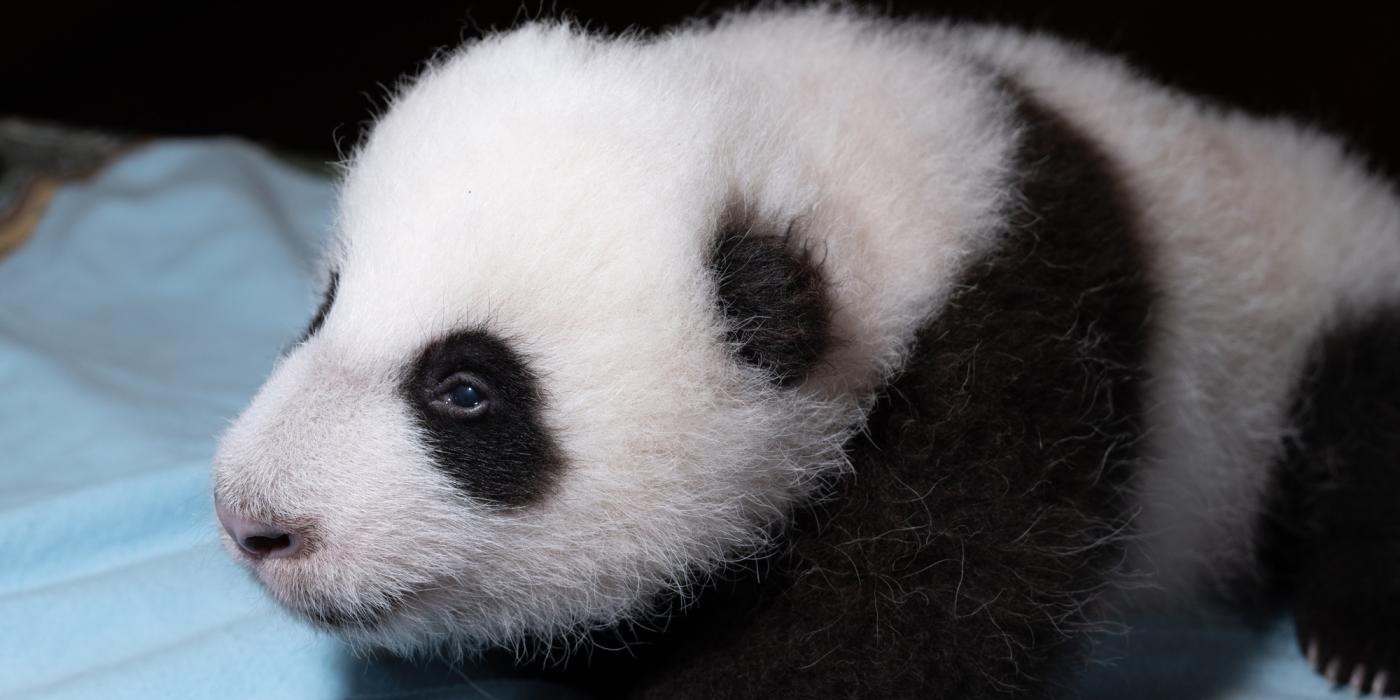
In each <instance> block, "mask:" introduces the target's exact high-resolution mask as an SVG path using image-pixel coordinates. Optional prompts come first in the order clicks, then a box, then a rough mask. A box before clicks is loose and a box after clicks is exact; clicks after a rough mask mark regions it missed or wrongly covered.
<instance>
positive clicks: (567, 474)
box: [214, 27, 859, 650]
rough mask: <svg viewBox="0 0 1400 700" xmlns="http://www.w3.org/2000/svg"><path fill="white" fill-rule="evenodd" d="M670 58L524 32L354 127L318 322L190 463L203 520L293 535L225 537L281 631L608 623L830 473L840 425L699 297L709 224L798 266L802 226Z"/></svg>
mask: <svg viewBox="0 0 1400 700" xmlns="http://www.w3.org/2000/svg"><path fill="white" fill-rule="evenodd" d="M686 63H687V56H686V55H685V53H684V52H676V51H669V52H665V51H661V50H659V49H653V48H652V47H651V46H650V45H645V44H637V43H630V42H613V43H604V42H601V41H599V40H597V39H594V38H590V37H586V36H583V35H581V34H579V33H577V32H574V31H572V30H570V29H567V28H544V27H530V28H526V29H523V30H519V31H517V32H514V33H512V34H509V35H506V36H503V37H499V38H494V39H490V40H487V41H485V42H483V43H480V44H477V45H475V46H474V47H472V48H470V49H469V50H467V51H465V52H463V53H460V54H458V55H456V56H454V57H452V58H450V59H448V60H447V61H445V62H443V63H441V64H440V65H437V66H435V67H433V68H432V69H430V70H429V71H428V72H427V73H426V74H425V75H424V76H423V77H422V78H421V79H420V80H419V81H418V82H417V83H416V84H415V85H414V86H413V87H411V88H410V89H408V90H407V91H406V92H405V93H404V94H403V95H402V96H400V98H399V99H398V100H397V101H396V103H395V104H394V105H393V107H392V108H391V110H390V111H389V112H388V114H387V115H386V116H385V117H384V118H383V119H382V120H381V121H380V122H379V124H378V125H377V126H376V128H375V129H374V132H373V134H372V136H371V137H370V139H369V140H368V141H367V143H366V145H365V146H364V147H363V149H362V150H361V152H359V153H358V154H357V156H356V157H355V158H354V161H353V163H352V165H351V167H350V169H349V171H348V174H347V177H346V180H345V182H344V186H343V191H342V197H341V204H340V211H339V221H338V235H339V244H338V246H337V247H336V249H335V252H334V253H333V254H332V256H331V259H330V268H331V270H333V271H334V273H335V275H336V280H337V284H336V286H335V294H334V298H333V302H332V303H330V304H329V306H328V307H327V308H326V309H325V310H324V311H325V315H324V322H323V323H320V324H318V325H319V327H317V328H315V329H314V332H312V333H311V334H310V335H309V337H308V338H307V339H306V340H305V341H304V342H302V343H301V344H299V345H298V346H297V347H296V348H295V349H293V350H292V351H291V352H290V353H289V354H288V355H287V356H286V357H285V358H283V360H282V361H281V362H280V364H279V365H278V367H277V368H276V370H275V372H274V373H273V375H272V377H271V378H270V379H269V381H268V382H267V384H266V385H265V386H264V387H263V389H262V390H261V391H260V393H259V394H258V395H257V397H256V399H255V400H254V402H253V404H252V406H251V407H250V408H249V409H248V410H247V412H246V413H244V415H243V416H241V417H240V418H239V419H238V421H237V422H236V423H235V424H234V425H233V426H232V427H231V428H230V429H229V430H228V432H227V433H226V435H225V436H224V437H223V439H222V441H221V444H220V447H219V451H218V455H217V457H216V460H215V472H214V473H215V479H214V483H215V495H216V499H217V501H218V504H219V507H220V509H221V512H222V513H224V514H225V516H226V523H227V522H230V521H238V522H245V523H246V522H253V523H261V524H265V525H268V526H271V527H274V528H275V529H277V530H279V531H283V532H294V533H296V534H297V536H298V537H299V538H301V539H302V540H303V541H302V542H301V543H300V547H299V550H298V551H297V552H296V554H295V555H294V556H258V554H257V553H256V552H252V551H250V550H247V549H246V548H243V547H240V546H239V545H238V544H237V543H236V542H235V539H234V538H235V536H237V534H236V533H234V534H231V535H230V536H229V537H228V538H227V544H228V546H229V549H230V550H231V551H232V552H234V554H235V556H237V557H238V558H239V559H240V560H241V561H243V562H245V563H246V564H248V565H249V567H250V568H251V569H252V570H253V572H254V573H255V575H256V576H257V578H258V579H259V580H260V581H261V582H262V583H263V584H265V586H266V587H267V588H268V590H269V591H270V592H271V593H272V595H273V596H275V597H276V598H277V599H278V600H279V601H281V602H282V603H283V604H285V605H286V606H287V607H288V608H290V609H291V610H293V611H295V612H298V613H300V614H302V615H304V616H306V617H308V618H310V619H312V620H314V621H317V622H319V623H320V624H322V625H323V626H326V627H328V628H331V629H334V630H335V631H337V632H339V633H342V634H343V635H344V636H346V637H347V638H349V639H351V640H352V641H357V642H365V643H372V644H377V645H388V646H391V647H394V648H398V649H401V650H411V649H421V648H440V647H442V646H449V647H457V648H472V647H476V646H480V645H484V644H510V643H513V642H517V641H518V640H521V639H524V638H526V637H527V636H532V637H542V638H551V637H557V636H559V635H563V634H568V633H570V632H573V631H577V630H580V629H587V628H590V627H596V626H602V625H609V624H612V623H615V622H617V621H618V620H620V619H625V618H627V617H629V616H634V615H637V614H640V613H642V612H644V611H646V610H647V608H648V606H649V605H650V604H651V603H652V602H653V601H654V600H655V599H656V596H657V595H658V594H661V593H663V592H664V591H666V590H668V589H683V588H684V587H685V586H686V585H687V582H688V581H689V580H691V579H692V577H694V576H696V575H703V574H704V573H706V572H709V571H712V570H713V569H714V568H715V567H717V566H719V565H720V564H721V563H723V562H724V561H726V560H729V559H732V558H735V557H739V556H745V555H747V554H751V553H752V552H753V550H754V548H755V547H757V546H759V545H761V544H762V542H763V541H764V539H765V537H766V536H767V534H768V533H769V532H770V530H771V529H772V527H773V526H774V525H775V524H776V523H778V522H779V521H780V520H781V518H782V516H783V515H784V514H785V511H786V510H787V509H788V508H789V507H790V506H791V505H792V504H793V503H794V502H795V501H796V500H798V499H800V498H802V497H803V496H804V495H806V494H807V493H809V492H810V489H811V487H812V484H813V481H814V477H817V476H819V475H822V474H824V473H827V472H829V468H830V467H833V466H838V465H839V464H840V463H841V461H842V456H841V454H842V453H841V445H842V443H843V442H844V440H845V438H846V436H847V435H848V431H849V429H850V426H852V425H853V424H854V423H855V422H856V418H857V416H858V412H859V408H858V406H857V402H855V401H851V400H842V399H840V398H832V397H830V396H826V397H821V396H818V395H817V394H816V393H815V392H812V391H809V390H804V389H803V387H802V386H801V382H798V381H796V380H795V379H794V378H792V377H788V378H786V379H784V378H783V377H777V376H776V375H775V374H774V372H773V368H772V367H771V366H764V365H763V363H762V362H759V363H755V362H753V361H745V358H744V357H741V356H740V355H739V354H736V342H735V339H736V337H738V336H735V335H734V327H733V323H732V319H730V318H728V317H727V316H726V315H725V306H724V304H723V303H721V300H720V299H719V297H718V296H717V294H718V293H719V292H718V289H717V288H718V285H719V284H720V282H721V280H722V278H723V274H716V270H715V262H714V261H715V247H716V244H717V243H716V238H717V236H718V235H719V234H720V233H721V230H722V229H724V228H725V227H726V226H727V227H729V228H728V230H730V232H731V233H733V232H734V231H735V228H734V227H736V226H741V227H743V228H742V231H741V233H742V234H743V235H744V236H753V237H756V238H763V239H764V240H767V241H768V242H769V243H771V244H773V245H774V246H777V247H776V248H773V249H774V250H783V251H788V250H791V251H792V255H793V256H795V257H794V258H792V259H793V260H799V261H800V264H806V262H805V258H803V256H802V253H801V245H802V244H801V242H800V241H797V240H795V239H794V234H792V233H791V231H792V230H795V229H792V226H793V222H794V221H796V220H798V219H799V218H800V217H801V216H802V215H804V214H806V213H808V212H807V211H806V210H805V208H804V207H805V205H804V204H803V203H802V201H801V200H800V197H797V196H794V195H793V193H792V192H791V191H790V188H791V183H788V182H784V181H781V180H776V181H770V182H767V183H766V184H762V185H757V184H756V183H757V182H759V181H760V180H761V179H762V178H764V177H765V174H764V173H762V172H755V171H753V170H752V169H747V168H748V164H749V163H750V162H752V161H754V160H755V159H757V160H764V161H766V162H769V163H774V162H777V161H779V160H781V158H780V157H769V156H767V155H765V154H762V153H757V152H755V151H761V150H763V149H764V148H767V146H765V145H764V141H763V139H764V134H763V133H762V132H761V131H760V132H758V133H754V131H753V130H751V129H748V130H746V131H747V133H748V136H749V138H750V139H756V140H750V141H739V140H736V139H734V138H732V137H731V136H730V133H731V130H732V129H733V128H734V127H735V123H734V122H735V119H734V118H732V117H730V116H728V115H727V114H726V111H725V105H726V104H729V103H730V101H731V99H732V96H730V95H726V94H724V89H725V88H724V85H723V79H722V76H720V75H716V74H715V72H714V71H707V70H702V69H696V68H695V67H693V66H686V67H684V69H682V68H681V67H682V66H683V65H684V64H686ZM677 80H685V81H691V83H692V84H685V85H678V84H676V83H675V81H677ZM781 171H782V169H781V167H779V169H778V172H781ZM739 193H742V194H739ZM764 222H767V223H764ZM768 223H771V224H772V225H771V226H769V225H768ZM760 224H763V225H764V226H767V228H762V229H760V228H755V227H757V226H759V225H760ZM774 232H776V234H777V236H774V235H770V234H772V233H774ZM818 301H819V300H818ZM824 323H825V320H824V319H820V323H818V325H821V324H824ZM750 359H752V358H750ZM808 359H809V360H810V359H813V358H808ZM808 364H809V365H810V364H812V363H810V362H809V363H808ZM804 368H805V367H804ZM468 386H469V387H470V389H469V391H468V393H467V394H461V393H460V392H462V391H464V387H468ZM454 392H457V393H454ZM454 396H455V397H456V398H455V399H454ZM463 396H465V397H466V398H465V399H463V398H462V397H463ZM454 401H456V403H454ZM477 402H482V403H481V405H482V406H484V409H482V410H484V414H481V415H478V414H477V413H475V412H476V411H478V408H477ZM232 530H233V528H232V527H231V528H230V531H231V532H232ZM263 534H267V533H263Z"/></svg>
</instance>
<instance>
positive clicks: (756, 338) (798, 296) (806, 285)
mask: <svg viewBox="0 0 1400 700" xmlns="http://www.w3.org/2000/svg"><path fill="white" fill-rule="evenodd" d="M708 263H709V268H710V272H711V274H712V276H713V278H714V289H715V295H716V303H717V305H718V307H719V310H720V313H721V315H722V318H723V320H724V325H725V340H726V341H727V342H728V343H729V345H730V347H731V348H732V350H733V352H734V354H735V356H736V357H737V358H738V359H739V360H740V361H742V362H745V363H747V364H749V365H752V366H755V367H757V368H759V369H762V370H764V371H765V372H767V373H768V374H769V375H770V376H771V378H772V381H773V383H775V384H777V385H778V386H782V387H791V386H795V385H796V384H798V383H799V382H801V381H802V379H803V378H804V377H806V376H807V374H808V373H809V372H810V371H811V369H812V368H813V367H814V366H815V365H816V364H817V362H818V361H819V360H820V359H821V357H822V354H823V352H825V350H826V349H827V346H828V344H829V336H830V326H831V308H830V303H829V300H828V294H827V289H826V281H825V279H824V278H823V276H822V270H821V264H820V262H819V261H818V260H817V259H816V258H815V257H814V256H813V255H812V251H811V249H810V247H809V246H808V245H807V244H805V243H804V242H803V241H802V240H801V239H800V236H799V235H798V232H797V226H796V224H795V223H790V224H787V225H786V226H781V225H779V226H774V225H771V224H768V225H765V224H764V223H763V222H762V221H761V220H760V219H758V218H757V217H755V216H753V215H752V214H750V213H748V212H745V211H742V210H739V209H731V210H730V211H729V212H727V213H726V214H725V215H724V216H722V217H721V219H720V225H719V226H718V230H717V232H716V235H715V238H714V241H713V243H712V245H711V248H710V251H709V261H708Z"/></svg>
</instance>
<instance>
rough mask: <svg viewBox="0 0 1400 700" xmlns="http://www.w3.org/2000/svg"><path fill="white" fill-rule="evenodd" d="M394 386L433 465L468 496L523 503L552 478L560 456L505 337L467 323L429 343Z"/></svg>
mask: <svg viewBox="0 0 1400 700" xmlns="http://www.w3.org/2000/svg"><path fill="white" fill-rule="evenodd" d="M401 392H402V394H403V397H404V399H405V400H406V401H407V402H408V405H409V406H410V407H412V409H413V413H414V416H415V417H416V418H417V420H418V423H419V425H420V426H421V427H422V429H423V433H424V434H425V435H427V438H428V442H429V445H430V446H431V448H432V452H433V456H434V458H435V459H436V460H437V464H438V466H439V467H440V468H441V469H442V470H443V471H444V472H446V473H447V474H448V475H449V476H451V477H452V479H453V481H454V482H455V483H456V484H457V485H458V486H459V487H460V488H461V489H462V491H463V492H465V493H466V494H467V495H469V496H472V497H474V498H478V499H481V500H483V501H486V502H488V503H493V504H496V505H501V506H523V505H528V504H530V503H532V502H535V501H537V500H538V499H539V498H540V497H541V496H543V494H544V493H545V492H546V491H547V490H548V488H549V486H550V485H551V484H552V483H553V477H554V475H555V474H556V473H557V472H558V470H559V468H560V465H561V464H562V459H561V457H560V453H559V450H558V449H557V448H556V447H555V444H554V440H553V438H552V437H551V435H550V433H549V431H548V430H546V428H545V426H544V423H543V419H542V418H541V412H542V410H543V405H544V393H543V392H542V391H541V389H540V382H539V378H538V377H536V376H535V374H534V373H533V372H532V371H531V370H530V367H529V365H528V364H527V362H526V360H525V358H524V357H523V356H521V355H520V354H519V353H517V352H516V351H515V350H514V349H513V348H511V346H510V344H509V343H507V342H506V341H505V340H502V339H501V338H498V337H496V336H495V335H493V334H491V333H488V332H486V331H484V330H475V329H473V330H463V331H458V332H456V333H452V334H450V335H448V336H446V337H444V338H441V339H439V340H437V341H434V342H432V343H429V344H428V345H427V346H426V347H424V348H423V350H422V351H421V352H420V353H419V356H418V359H417V361H416V362H414V364H413V366H412V367H411V368H410V369H409V370H408V373H407V375H405V376H404V378H403V380H402V385H401Z"/></svg>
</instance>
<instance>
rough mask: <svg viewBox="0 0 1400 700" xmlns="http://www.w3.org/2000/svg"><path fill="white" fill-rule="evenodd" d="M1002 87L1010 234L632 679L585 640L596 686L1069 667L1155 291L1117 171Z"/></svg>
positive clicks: (1048, 672)
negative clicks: (819, 474)
mask: <svg viewBox="0 0 1400 700" xmlns="http://www.w3.org/2000/svg"><path fill="white" fill-rule="evenodd" d="M1015 100H1016V102H1017V104H1018V107H1017V109H1018V113H1019V116H1020V119H1021V120H1022V122H1023V123H1024V125H1025V131H1024V142H1023V143H1022V144H1021V147H1020V151H1019V155H1018V158H1017V165H1018V167H1019V172H1020V176H1019V182H1018V183H1017V186H1018V188H1019V191H1020V192H1019V194H1020V195H1021V197H1020V200H1019V203H1018V204H1017V205H1016V209H1015V211H1014V212H1011V213H1010V215H1009V216H1008V223H1007V225H1006V226H1005V229H1004V231H1002V232H1001V233H1002V235H1003V236H1004V238H1003V239H1002V240H1001V242H1000V244H999V246H998V247H997V249H996V250H995V251H994V252H992V253H991V254H989V255H988V256H987V257H986V258H985V259H983V260H981V261H980V262H978V263H977V264H976V265H974V266H972V267H971V269H969V270H967V272H966V273H965V277H964V278H963V279H962V280H960V282H959V285H958V287H959V289H960V291H959V292H958V293H957V294H956V296H955V298H954V299H953V300H952V301H951V302H950V303H949V304H948V306H947V307H946V308H945V309H944V310H943V311H942V313H941V314H940V315H939V316H938V317H937V318H935V319H933V320H932V321H930V322H929V324H928V325H927V326H926V327H925V328H923V329H922V331H921V332H920V333H919V335H918V340H917V347H916V348H915V349H914V352H913V353H912V356H911V358H910V360H909V362H908V363H907V365H906V366H905V368H904V370H903V373H902V374H901V375H900V376H898V377H897V378H895V379H894V380H893V382H892V383H891V384H890V385H889V386H888V387H887V388H886V389H885V390H884V392H883V395H882V397H881V398H880V400H879V402H878V404H877V405H876V406H875V408H874V411H873V413H872V414H871V416H870V418H869V424H868V430H867V431H866V433H865V434H863V435H862V436H861V437H859V438H857V439H855V440H854V441H853V442H852V443H851V444H850V445H849V446H848V450H849V454H850V456H851V459H852V462H853V464H854V465H855V471H854V473H853V474H851V475H850V478H847V479H844V480H842V481H840V482H839V483H837V484H835V485H834V488H833V489H832V491H831V492H830V493H829V494H828V498H826V499H824V500H823V501H821V502H819V503H817V504H815V505H812V506H811V507H809V508H805V509H803V510H801V511H799V512H798V513H797V514H796V516H795V519H794V522H793V523H792V524H791V525H790V527H788V528H787V529H786V530H785V531H784V532H782V533H781V537H780V539H779V544H778V545H776V546H775V549H774V551H773V552H772V556H770V557H768V558H767V559H766V560H764V561H762V562H759V563H757V564H752V565H750V566H749V567H748V568H736V569H735V570H733V571H729V572H725V573H724V574H722V575H721V577H720V579H721V581H720V583H718V584H717V585H715V586H713V587H712V588H711V589H710V590H708V591H707V592H705V593H704V594H702V596H701V598H700V600H699V602H698V603H696V604H695V605H693V606H692V607H691V608H689V609H687V610H678V612H679V613H680V615H679V617H677V618H675V619H672V620H668V621H665V622H661V621H658V622H657V626H658V627H660V628H665V629H666V630H667V631H666V632H664V633H662V634H661V635H660V636H661V638H662V641H660V642H654V643H651V644H645V645H642V646H633V647H632V648H631V649H629V650H628V651H627V652H626V654H627V656H628V657H629V658H630V657H632V656H636V657H638V658H639V659H640V660H641V661H640V664H639V666H640V668H641V669H643V670H644V676H643V678H642V680H641V681H640V682H639V683H638V684H636V685H633V686H632V687H630V688H627V687H624V685H623V684H622V681H620V680H619V679H621V678H629V679H630V678H635V675H633V676H624V675H622V673H621V672H620V671H619V669H618V668H617V667H616V666H615V663H616V661H617V659H616V658H615V657H614V658H609V656H608V655H606V654H603V653H602V652H599V651H595V652H594V653H593V655H592V656H591V657H590V658H589V659H588V660H587V661H586V662H584V665H591V667H592V671H593V674H594V675H593V677H592V679H591V680H592V681H593V682H592V683H591V689H592V690H593V691H594V692H595V693H596V694H597V695H598V696H599V697H617V696H618V695H619V694H622V693H624V692H627V693H630V694H632V695H635V696H645V697H659V698H716V697H725V698H730V697H733V698H744V697H781V698H856V697H861V698H957V699H964V698H974V699H975V698H1006V697H1032V698H1038V697H1047V696H1052V695H1055V694H1057V693H1058V692H1059V691H1060V690H1061V689H1062V688H1063V687H1064V684H1065V683H1066V682H1067V681H1068V680H1069V679H1068V678H1067V677H1066V675H1065V673H1066V669H1067V668H1068V667H1069V666H1068V664H1067V662H1068V661H1069V660H1070V659H1072V658H1073V657H1074V656H1075V654H1076V652H1078V651H1079V650H1080V642H1082V641H1083V636H1084V634H1083V633H1084V632H1085V630H1086V629H1088V628H1090V627H1092V626H1093V625H1094V623H1095V622H1096V620H1094V619H1093V618H1092V617H1091V611H1090V610H1089V609H1088V608H1087V607H1086V606H1088V605H1089V604H1091V603H1092V602H1093V601H1094V600H1095V599H1096V596H1097V594H1098V593H1099V592H1100V591H1101V590H1102V589H1103V588H1104V587H1105V586H1106V585H1108V581H1109V576H1110V575H1111V572H1112V571H1113V570H1114V569H1115V567H1116V566H1117V565H1118V564H1119V562H1120V559H1121V557H1122V556H1123V551H1124V548H1123V546H1122V543H1121V537H1120V535H1122V534H1123V531H1124V529H1125V528H1126V527H1127V526H1128V524H1129V523H1128V521H1129V517H1130V516H1129V513H1128V512H1127V507H1126V505H1125V498H1124V496H1123V492H1122V489H1123V486H1124V483H1125V481H1126V480H1127V479H1129V477H1130V475H1131V473H1132V471H1133V469H1132V467H1131V463H1132V460H1133V457H1134V454H1135V452H1136V450H1135V444H1136V442H1137V440H1138V438H1139V437H1140V434H1141V427H1140V419H1139V411H1140V404H1141V399H1140V396H1139V392H1140V387H1141V384H1142V378H1143V370H1142V366H1143V361H1144V353H1145V347H1146V343H1147V340H1148V335H1149V329H1148V323H1147V319H1148V318H1149V317H1150V314H1149V305H1150V303H1151V298H1152V297H1151V293H1150V290H1149V286H1148V284H1147V281H1146V280H1145V278H1144V272H1143V270H1144V262H1143V257H1142V256H1143V253H1142V251H1141V250H1140V249H1139V240H1138V239H1137V238H1136V235H1135V231H1134V222H1133V217H1132V215H1131V213H1130V211H1131V210H1130V206H1129V202H1128V201H1127V198H1126V196H1125V194H1124V193H1123V192H1122V191H1121V190H1120V189H1119V187H1118V185H1117V180H1116V178H1115V177H1114V176H1113V173H1112V166H1111V164H1109V163H1108V162H1107V161H1106V160H1105V159H1104V158H1103V157H1102V156H1101V155H1100V154H1099V152H1098V150H1097V149H1096V147H1095V146H1094V144H1092V143H1090V142H1089V141H1088V140H1086V139H1085V138H1083V137H1082V136H1080V135H1078V134H1077V133H1076V132H1075V131H1074V129H1073V128H1072V127H1071V126H1069V125H1068V124H1066V123H1065V122H1064V121H1062V120H1061V119H1060V118H1059V117H1057V116H1056V115H1054V114H1052V113H1050V112H1047V111H1046V110H1045V109H1043V108H1041V107H1039V106H1037V105H1036V103H1035V102H1034V101H1033V100H1031V99H1030V98H1029V97H1027V96H1024V95H1020V94H1015ZM930 196H935V194H934V193H930ZM939 283H940V281H939V280H929V284H939ZM622 636H623V637H624V638H626V637H627V636H628V635H627V634H623V635H622ZM575 666H576V668H575V669H574V673H575V677H576V676H577V673H578V672H579V669H578V668H577V666H578V664H575ZM635 672H636V671H635V670H634V672H633V673H634V674H635ZM629 682H630V681H629Z"/></svg>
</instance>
